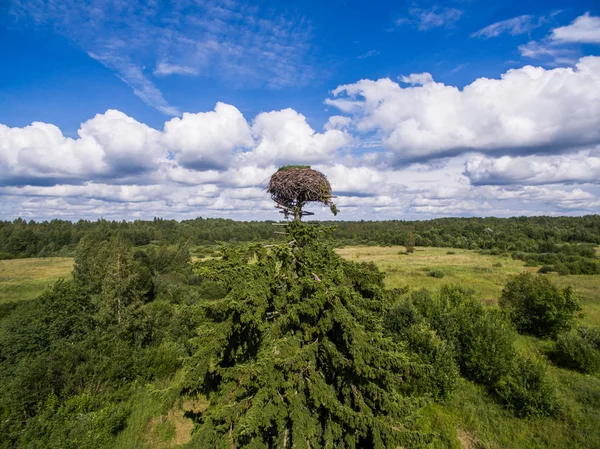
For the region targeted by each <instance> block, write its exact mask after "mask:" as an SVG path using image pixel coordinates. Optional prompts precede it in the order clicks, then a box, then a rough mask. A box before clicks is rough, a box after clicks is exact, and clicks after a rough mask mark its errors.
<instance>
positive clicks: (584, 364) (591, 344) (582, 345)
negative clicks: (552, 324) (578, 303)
mask: <svg viewBox="0 0 600 449" xmlns="http://www.w3.org/2000/svg"><path fill="white" fill-rule="evenodd" d="M597 335H598V333H597V331H596V332H588V330H587V329H586V328H581V329H579V330H578V331H572V332H569V333H565V334H562V335H560V336H559V337H558V339H557V341H556V345H555V347H554V351H553V352H552V354H551V356H552V359H553V361H554V362H555V363H556V364H557V365H558V366H562V367H564V368H568V369H572V370H576V371H580V372H582V373H586V374H592V373H596V372H599V371H600V350H599V346H598V343H599V342H598V341H595V338H594V337H597Z"/></svg>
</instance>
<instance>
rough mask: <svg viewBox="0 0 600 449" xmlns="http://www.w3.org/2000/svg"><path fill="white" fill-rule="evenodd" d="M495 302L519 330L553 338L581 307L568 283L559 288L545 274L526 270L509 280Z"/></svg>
mask: <svg viewBox="0 0 600 449" xmlns="http://www.w3.org/2000/svg"><path fill="white" fill-rule="evenodd" d="M499 304H500V307H501V308H502V309H503V310H504V311H505V312H506V313H507V315H508V317H509V318H510V320H511V321H512V322H513V323H514V325H515V326H516V328H517V330H518V331H519V332H521V333H526V334H532V335H535V336H538V337H553V338H554V337H556V336H557V335H558V334H559V333H560V332H562V331H565V330H569V329H570V328H571V326H572V325H573V322H574V321H575V312H577V311H579V310H581V305H580V304H579V301H578V300H577V299H576V298H575V297H574V295H573V289H572V288H571V287H570V286H569V287H567V288H565V289H563V290H559V289H558V288H557V287H556V286H555V285H554V284H552V282H550V280H549V279H548V278H546V277H544V276H533V275H532V274H530V273H522V274H520V275H518V276H516V277H514V278H513V279H512V280H511V281H509V282H508V283H507V284H506V286H505V287H504V289H503V290H502V296H501V298H500V302H499Z"/></svg>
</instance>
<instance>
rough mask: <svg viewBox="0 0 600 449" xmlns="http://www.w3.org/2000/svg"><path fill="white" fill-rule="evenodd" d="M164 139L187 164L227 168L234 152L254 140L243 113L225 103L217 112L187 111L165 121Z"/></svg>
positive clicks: (183, 162)
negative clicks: (193, 112) (192, 112)
mask: <svg viewBox="0 0 600 449" xmlns="http://www.w3.org/2000/svg"><path fill="white" fill-rule="evenodd" d="M163 142H164V144H165V145H166V146H167V148H168V149H169V151H171V152H173V153H174V155H175V159H176V160H177V162H179V163H180V164H181V165H182V166H184V167H189V168H195V169H203V170H206V169H209V168H221V169H223V168H226V167H228V166H229V165H230V164H231V158H232V157H233V151H234V150H236V149H238V148H243V147H250V146H251V145H252V143H253V140H252V134H251V132H250V127H249V126H248V123H247V122H246V119H245V118H244V116H243V115H242V113H241V112H240V111H239V110H238V109H237V108H236V107H235V106H231V105H228V104H225V103H217V105H216V106H215V110H214V111H210V112H199V113H196V114H191V113H184V114H183V117H181V118H178V117H176V118H174V119H171V120H170V121H168V122H166V123H165V130H164V133H163Z"/></svg>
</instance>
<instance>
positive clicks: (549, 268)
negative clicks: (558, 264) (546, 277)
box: [538, 265, 554, 274]
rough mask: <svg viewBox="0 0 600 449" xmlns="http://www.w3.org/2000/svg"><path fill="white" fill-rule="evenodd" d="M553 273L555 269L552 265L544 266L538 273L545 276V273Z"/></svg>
mask: <svg viewBox="0 0 600 449" xmlns="http://www.w3.org/2000/svg"><path fill="white" fill-rule="evenodd" d="M553 271H554V267H553V266H552V265H542V266H541V267H540V269H539V270H538V273H542V274H545V273H551V272H553Z"/></svg>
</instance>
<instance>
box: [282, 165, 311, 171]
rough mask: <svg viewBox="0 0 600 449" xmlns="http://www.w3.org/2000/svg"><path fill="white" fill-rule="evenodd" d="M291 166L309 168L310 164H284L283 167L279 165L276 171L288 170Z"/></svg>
mask: <svg viewBox="0 0 600 449" xmlns="http://www.w3.org/2000/svg"><path fill="white" fill-rule="evenodd" d="M292 168H310V165H284V166H283V167H279V169H278V170H277V171H284V170H290V169H292Z"/></svg>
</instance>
